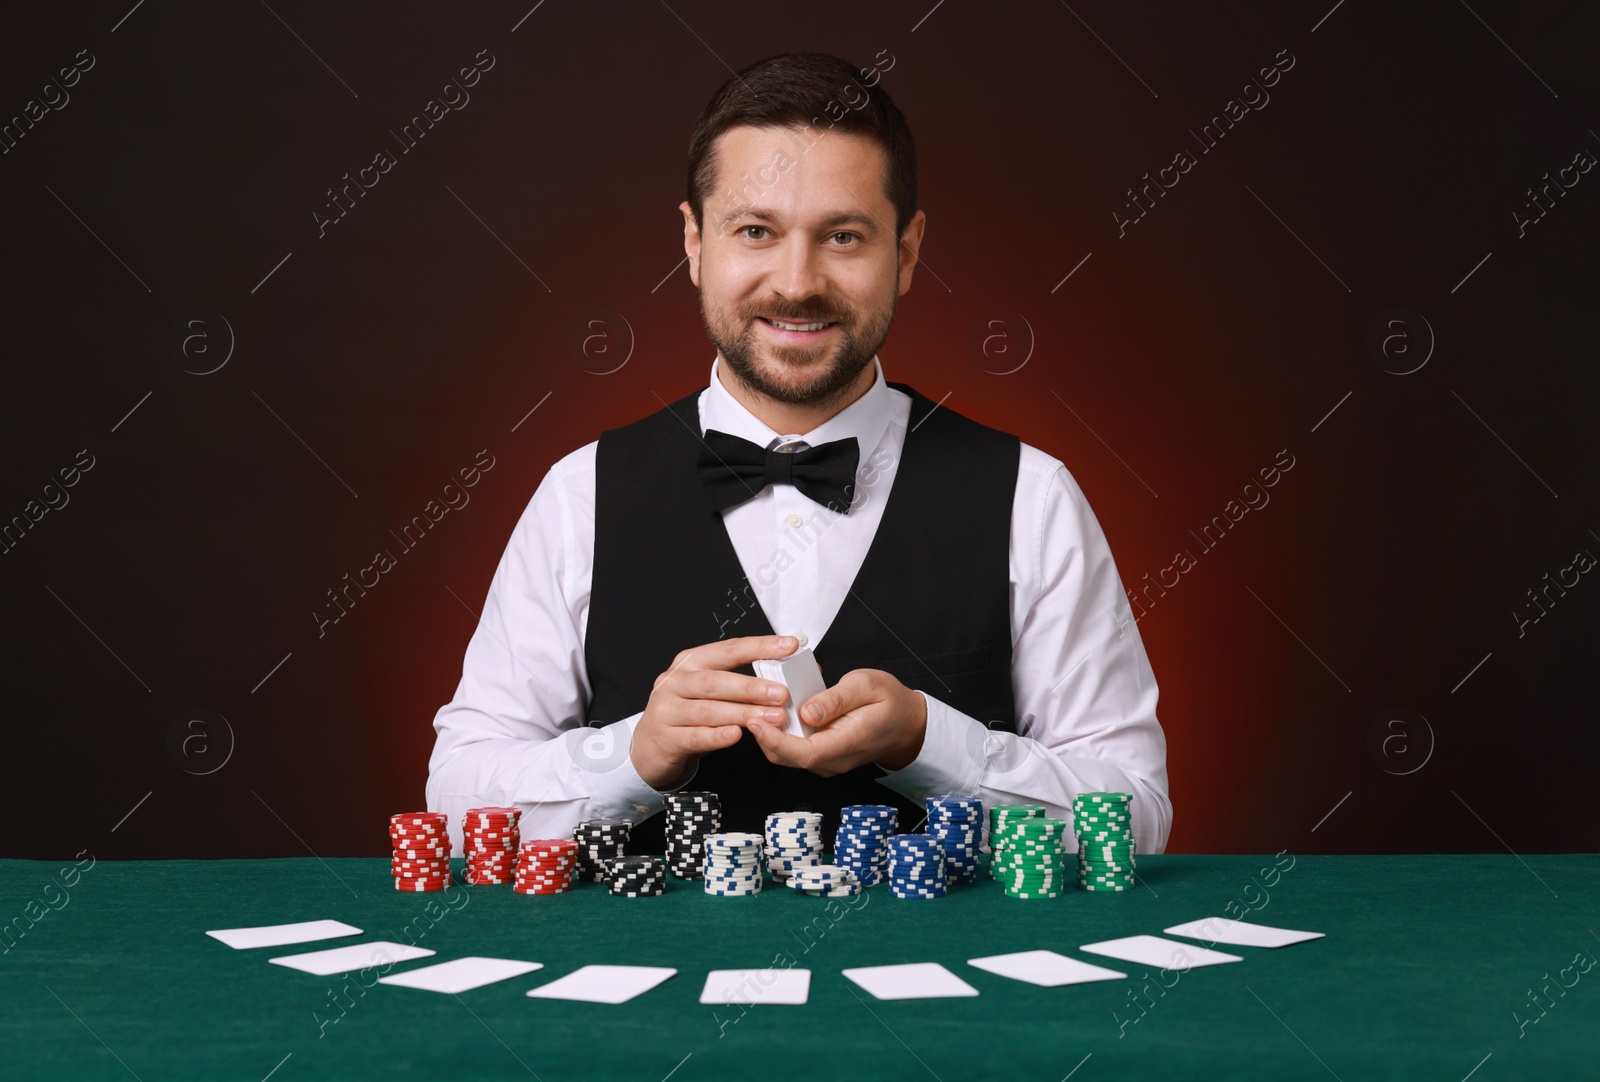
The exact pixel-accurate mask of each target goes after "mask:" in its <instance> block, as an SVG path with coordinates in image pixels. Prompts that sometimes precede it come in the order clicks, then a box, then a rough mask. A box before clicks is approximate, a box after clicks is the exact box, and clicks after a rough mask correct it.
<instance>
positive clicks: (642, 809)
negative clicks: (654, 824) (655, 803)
mask: <svg viewBox="0 0 1600 1082" xmlns="http://www.w3.org/2000/svg"><path fill="white" fill-rule="evenodd" d="M633 810H634V811H636V812H638V813H639V814H640V815H649V814H650V805H648V804H635V805H634V806H633Z"/></svg>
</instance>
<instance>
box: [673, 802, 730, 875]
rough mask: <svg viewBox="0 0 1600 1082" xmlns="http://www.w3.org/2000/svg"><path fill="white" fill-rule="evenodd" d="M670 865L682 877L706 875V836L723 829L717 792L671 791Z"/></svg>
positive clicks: (720, 805) (720, 804)
mask: <svg viewBox="0 0 1600 1082" xmlns="http://www.w3.org/2000/svg"><path fill="white" fill-rule="evenodd" d="M662 799H663V800H665V801H666V805H667V867H668V868H669V869H670V870H671V872H672V874H673V875H675V876H677V877H678V878H679V879H699V878H701V877H702V876H703V875H705V862H706V850H705V837H706V835H707V834H715V833H716V832H717V831H719V830H721V829H722V800H721V798H720V797H718V796H717V794H716V793H667V794H665V795H664V796H663V797H662Z"/></svg>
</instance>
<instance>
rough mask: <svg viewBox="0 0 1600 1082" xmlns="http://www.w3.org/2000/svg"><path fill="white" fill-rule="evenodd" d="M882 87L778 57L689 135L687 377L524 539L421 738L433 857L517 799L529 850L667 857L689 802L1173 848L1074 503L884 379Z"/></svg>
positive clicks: (896, 129) (1139, 700) (1167, 809)
mask: <svg viewBox="0 0 1600 1082" xmlns="http://www.w3.org/2000/svg"><path fill="white" fill-rule="evenodd" d="M880 75H881V72H880V71H877V70H874V69H862V71H861V72H860V73H859V74H858V72H857V70H856V69H855V68H854V67H853V66H852V65H850V64H848V63H847V62H845V61H843V60H840V59H838V58H836V57H829V56H824V55H820V54H788V55H783V56H776V57H769V58H767V59H765V60H762V61H759V62H758V63H756V64H754V65H752V66H750V67H749V68H747V69H745V70H744V71H742V72H740V73H739V74H738V75H736V76H735V77H734V78H732V79H730V80H729V81H728V82H727V83H726V84H725V85H724V86H723V87H722V88H721V89H720V90H719V91H718V92H717V94H716V95H715V96H714V97H713V98H712V100H711V101H710V102H709V103H708V104H707V106H706V108H705V111H704V112H703V113H702V115H701V117H700V120H699V122H698V124H697V126H696V129H695V132H694V135H693V138H692V140H691V144H690V156H689V198H688V199H687V200H686V201H685V202H684V203H683V204H681V205H680V208H679V209H680V210H681V211H682V213H683V216H684V247H685V250H686V251H687V253H688V263H689V274H690V277H691V279H692V280H693V281H694V284H695V285H696V286H697V287H698V288H699V290H700V304H701V312H702V316H703V319H704V322H705V326H706V332H707V334H708V335H709V336H710V338H711V340H712V342H713V343H715V345H716V347H717V355H716V358H715V360H714V361H713V363H712V369H711V378H710V382H709V384H708V385H707V387H706V388H705V389H703V390H701V391H699V392H697V393H695V394H691V395H689V396H686V397H684V398H682V399H679V400H678V401H677V402H674V403H672V404H670V405H668V406H667V407H666V408H664V409H662V410H659V411H657V412H656V413H653V414H651V415H650V416H648V417H645V418H643V419H642V420H640V421H637V422H635V423H633V424H630V425H627V426H624V427H622V428H619V429H612V430H608V431H607V432H605V433H604V434H602V436H601V437H600V439H599V440H597V441H595V442H593V443H589V444H587V445H585V446H584V447H581V448H579V449H578V450H577V451H574V452H572V453H571V454H569V455H567V456H566V457H565V458H563V459H561V460H560V461H559V462H557V463H556V464H555V466H553V467H552V468H551V470H550V471H549V473H548V474H547V475H546V477H545V478H544V480H543V482H542V483H541V484H540V485H539V488H538V491H536V492H535V493H534V495H533V499H532V500H531V502H530V503H529V504H528V507H527V509H526V511H525V512H524V513H523V515H522V518H521V520H520V521H519V522H518V524H517V527H516V530H515V532H514V534H513V536H512V538H511V541H510V544H509V545H508V546H507V548H506V552H505V555H504V557H503V558H502V559H501V561H500V565H499V568H498V569H497V570H496V572H495V576H494V580H493V582H492V584H491V586H490V589H489V595H488V598H487V600H486V602H485V605H484V613H483V618H482V621H481V623H480V624H479V626H478V628H477V630H476V631H475V632H474V633H473V636H472V639H471V642H470V643H469V644H468V646H467V653H466V660H465V664H464V666H463V672H462V678H461V683H460V686H459V687H458V688H457V690H456V694H455V697H454V699H452V700H451V702H450V703H448V704H446V705H445V706H444V707H442V708H441V709H440V710H439V712H438V715H437V717H436V718H435V720H434V728H435V730H436V731H437V733H438V739H437V742H436V744H435V748H434V752H433V756H432V759H431V761H430V763H429V777H428V785H427V800H428V807H429V808H430V809H432V810H437V811H445V812H448V813H449V815H450V818H451V824H452V830H453V832H457V833H455V835H454V836H455V838H456V843H457V845H459V833H458V831H459V822H460V818H461V814H462V812H464V811H465V810H466V809H467V808H469V807H472V806H474V805H479V804H514V805H516V806H518V807H520V808H522V809H523V836H524V837H540V836H544V837H555V836H567V835H570V833H571V831H572V828H573V826H574V825H575V824H576V823H577V822H578V821H579V820H580V819H584V818H589V817H597V816H613V817H621V818H627V819H630V820H633V821H635V824H636V826H635V830H634V838H635V841H636V844H635V845H634V847H633V848H634V849H635V851H640V852H651V851H659V850H660V844H661V828H660V823H661V820H662V819H663V818H664V817H663V816H660V815H657V814H656V813H657V812H659V811H660V810H661V809H662V807H663V799H662V793H663V792H664V791H671V790H674V789H678V788H682V787H685V786H688V787H691V788H694V789H707V790H711V791H714V792H718V793H720V794H721V796H722V800H723V806H724V817H723V825H724V828H725V829H734V830H751V829H760V823H761V819H762V816H763V815H764V814H765V813H767V812H772V811H787V810H793V809H798V808H812V809H814V810H818V811H822V812H824V813H828V814H831V813H834V812H836V811H837V810H838V808H839V807H840V806H842V805H844V804H850V803H862V802H871V803H896V804H898V805H899V807H900V808H901V816H900V822H901V829H902V830H911V829H914V828H915V827H916V826H917V825H918V824H919V822H920V820H921V815H922V812H921V799H922V798H923V797H924V796H930V795H937V794H940V793H946V792H961V793H972V794H976V795H978V796H980V797H981V798H982V799H983V800H984V802H985V803H986V804H990V803H1011V802H1037V803H1041V804H1044V805H1046V807H1047V808H1048V809H1049V813H1050V814H1051V815H1054V816H1059V817H1062V818H1067V819H1070V818H1071V806H1072V799H1073V797H1074V796H1075V795H1076V794H1077V793H1080V792H1084V791H1093V790H1120V791H1125V792H1129V793H1132V794H1133V823H1134V833H1135V837H1136V840H1137V842H1138V845H1139V848H1140V850H1141V851H1143V852H1160V851H1161V850H1162V849H1163V848H1164V847H1165V845H1166V840H1167V835H1168V832H1169V829H1170V825H1171V816H1172V811H1171V803H1170V801H1169V800H1168V796H1167V777H1166V741H1165V736H1164V734H1163V733H1162V730H1161V726H1160V724H1159V722H1158V721H1157V720H1156V716H1155V706H1156V695H1157V689H1156V684H1155V677H1154V674H1153V673H1152V672H1151V669H1150V663H1149V660H1148V659H1147V657H1146V655H1145V651H1144V647H1143V644H1142V642H1141V640H1140V638H1139V633H1138V629H1137V626H1136V625H1135V623H1134V622H1133V620H1132V618H1131V613H1130V612H1129V610H1128V606H1127V604H1126V600H1125V597H1124V594H1123V590H1122V585H1121V581H1120V579H1119V578H1118V575H1117V571H1116V566H1115V564H1114V563H1113V561H1112V558H1111V553H1110V550H1109V548H1108V546H1107V543H1106V539H1105V536H1104V534H1103V533H1102V532H1101V530H1100V526H1099V523H1098V522H1097V521H1096V519H1095V517H1094V514H1093V512H1092V511H1091V510H1090V509H1089V506H1088V503H1087V502H1086V500H1085V499H1084V496H1083V493H1082V492H1081V491H1080V490H1079V488H1078V486H1077V484H1076V483H1075V482H1074V481H1073V479H1072V477H1071V475H1070V474H1069V473H1068V472H1067V470H1066V468H1065V467H1064V466H1063V465H1062V463H1061V462H1059V461H1057V460H1056V459H1054V458H1051V457H1050V456H1048V455H1046V454H1044V453H1043V452H1042V451H1039V450H1037V449H1036V448H1033V447H1030V446H1028V445H1026V444H1023V443H1021V441H1019V440H1018V439H1017V438H1016V437H1015V436H1011V435H1008V434H1006V433H1003V432H1000V431H998V430H995V429H993V428H989V427H986V426H983V425H980V424H978V423H976V422H974V421H971V420H969V419H967V418H965V417H963V416H961V415H960V414H959V413H958V412H956V411H955V410H953V409H950V408H948V407H946V406H941V405H939V404H936V403H934V402H932V401H930V400H929V399H928V398H927V397H925V396H923V395H921V394H920V393H918V392H916V391H915V390H913V389H912V388H911V387H910V386H908V385H906V384H900V383H895V384H890V383H887V382H886V381H885V378H884V375H883V372H882V369H881V367H880V364H879V358H878V355H877V354H878V349H879V348H880V347H881V345H882V344H883V342H884V341H885V340H886V338H887V336H888V333H889V327H890V324H891V323H892V321H893V318H894V312H895V304H896V300H897V298H898V297H899V296H900V295H901V294H903V293H905V292H906V291H907V290H909V289H910V287H911V280H912V273H913V271H914V269H915V267H916V263H917V256H918V251H919V250H920V247H921V244H922V237H923V230H924V226H925V224H926V218H925V215H924V214H923V212H922V211H921V210H919V209H917V205H916V200H917V172H916V158H915V154H914V150H913V146H912V140H911V134H910V131H909V129H908V128H907V126H906V122H905V120H904V118H903V117H902V116H901V114H900V111H899V110H898V109H897V108H896V107H895V105H894V104H893V102H892V101H891V100H890V98H889V96H888V94H886V93H885V92H884V90H883V88H882V86H881V85H878V79H879V76H880ZM839 102H849V103H850V107H849V108H841V107H840V106H839V105H838V104H837V103H839ZM743 441H748V442H743ZM775 632H779V633H781V636H780V635H779V634H776V633H775ZM800 646H809V647H810V648H811V649H812V650H813V651H814V653H815V655H816V658H817V661H818V663H819V665H820V666H821V669H822V672H823V676H824V678H825V679H826V681H827V682H828V684H829V687H828V689H827V690H826V691H825V692H823V693H822V694H820V695H818V696H816V697H815V698H814V699H813V700H812V701H811V702H810V704H808V705H807V704H802V705H803V706H805V710H804V712H803V713H802V719H803V722H804V724H805V725H806V727H807V736H806V737H804V738H802V737H797V736H793V735H789V734H786V733H784V732H783V731H782V725H783V721H782V718H783V710H782V709H781V704H782V703H783V702H784V701H785V699H786V693H785V692H784V690H783V688H782V686H781V685H769V684H768V682H766V681H764V680H760V679H757V678H756V677H755V676H754V675H753V668H752V666H751V664H750V663H751V662H752V661H754V660H756V659H758V658H773V657H782V656H785V655H787V654H789V653H792V652H793V651H794V650H796V649H798V648H799V647H800ZM813 711H815V714H814V715H813Z"/></svg>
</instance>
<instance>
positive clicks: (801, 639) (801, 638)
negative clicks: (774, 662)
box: [794, 631, 806, 650]
mask: <svg viewBox="0 0 1600 1082" xmlns="http://www.w3.org/2000/svg"><path fill="white" fill-rule="evenodd" d="M794 641H795V643H796V646H795V649H796V650H798V649H800V647H802V646H804V645H805V644H806V633H805V632H804V631H802V632H800V633H799V634H797V635H796V636H795V637H794Z"/></svg>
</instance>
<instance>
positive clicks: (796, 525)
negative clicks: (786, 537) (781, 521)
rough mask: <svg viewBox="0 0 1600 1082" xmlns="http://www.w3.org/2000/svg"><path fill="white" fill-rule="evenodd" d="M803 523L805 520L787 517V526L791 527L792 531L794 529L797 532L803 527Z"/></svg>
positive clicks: (795, 516)
mask: <svg viewBox="0 0 1600 1082" xmlns="http://www.w3.org/2000/svg"><path fill="white" fill-rule="evenodd" d="M805 521H806V520H805V519H803V518H801V517H800V516H799V515H790V516H789V525H790V526H791V527H793V528H794V529H796V530H798V529H799V528H800V527H801V526H803V525H805Z"/></svg>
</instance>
